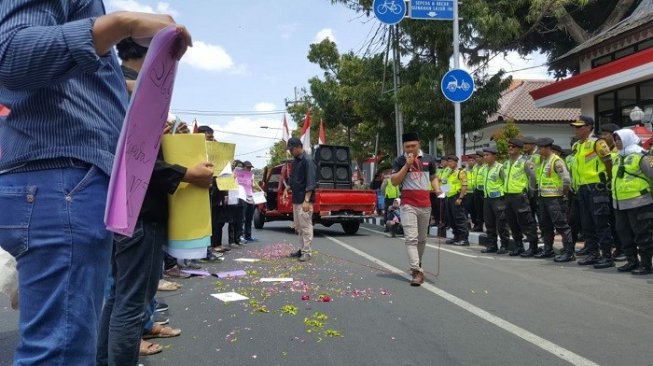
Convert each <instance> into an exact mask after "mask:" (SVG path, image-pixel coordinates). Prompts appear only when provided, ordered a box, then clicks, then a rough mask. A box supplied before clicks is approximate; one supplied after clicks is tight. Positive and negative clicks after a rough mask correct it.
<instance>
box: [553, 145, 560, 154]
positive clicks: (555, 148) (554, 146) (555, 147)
mask: <svg viewBox="0 0 653 366" xmlns="http://www.w3.org/2000/svg"><path fill="white" fill-rule="evenodd" d="M551 150H553V151H557V152H559V153H562V147H560V145H556V144H553V145H551Z"/></svg>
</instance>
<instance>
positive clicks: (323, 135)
mask: <svg viewBox="0 0 653 366" xmlns="http://www.w3.org/2000/svg"><path fill="white" fill-rule="evenodd" d="M326 143H327V142H326V133H325V132H324V121H322V119H320V134H319V135H318V144H320V145H326Z"/></svg>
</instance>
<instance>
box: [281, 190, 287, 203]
mask: <svg viewBox="0 0 653 366" xmlns="http://www.w3.org/2000/svg"><path fill="white" fill-rule="evenodd" d="M281 201H282V202H283V203H286V202H288V190H287V189H284V190H283V194H282V195H281Z"/></svg>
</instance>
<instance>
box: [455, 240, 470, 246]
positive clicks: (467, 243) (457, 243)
mask: <svg viewBox="0 0 653 366" xmlns="http://www.w3.org/2000/svg"><path fill="white" fill-rule="evenodd" d="M453 245H456V246H459V247H468V246H469V241H467V240H458V241H457V242H455V243H453Z"/></svg>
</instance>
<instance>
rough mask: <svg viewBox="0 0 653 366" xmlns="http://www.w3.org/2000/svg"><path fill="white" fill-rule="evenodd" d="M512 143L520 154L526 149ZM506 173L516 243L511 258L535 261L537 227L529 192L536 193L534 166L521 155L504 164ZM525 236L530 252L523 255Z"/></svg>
mask: <svg viewBox="0 0 653 366" xmlns="http://www.w3.org/2000/svg"><path fill="white" fill-rule="evenodd" d="M509 143H510V144H511V145H514V146H516V147H519V148H520V150H521V148H522V147H523V145H524V144H523V143H522V142H521V140H519V139H510V141H509ZM504 173H505V177H506V180H505V186H504V193H505V196H506V221H507V222H508V226H509V227H510V232H511V233H512V240H514V242H515V248H514V249H513V250H512V252H510V255H511V256H517V255H521V256H522V257H532V256H534V255H535V254H537V226H536V224H535V220H534V218H533V212H532V211H531V205H530V202H529V192H532V191H533V190H535V189H536V183H535V181H536V178H535V172H534V170H533V166H532V165H530V164H529V163H528V161H527V159H526V157H525V156H523V155H521V154H520V155H519V157H517V158H516V159H514V160H513V159H509V160H507V161H506V162H505V163H504ZM524 234H525V235H526V240H528V243H529V246H528V250H527V251H524V243H523V236H524Z"/></svg>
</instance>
